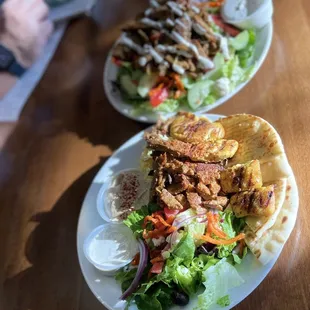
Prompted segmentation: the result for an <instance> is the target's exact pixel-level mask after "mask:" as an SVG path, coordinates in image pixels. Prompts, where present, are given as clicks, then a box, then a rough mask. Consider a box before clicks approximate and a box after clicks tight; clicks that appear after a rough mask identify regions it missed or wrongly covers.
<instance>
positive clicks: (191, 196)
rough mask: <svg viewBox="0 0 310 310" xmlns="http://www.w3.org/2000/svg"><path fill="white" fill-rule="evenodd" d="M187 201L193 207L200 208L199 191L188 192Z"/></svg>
mask: <svg viewBox="0 0 310 310" xmlns="http://www.w3.org/2000/svg"><path fill="white" fill-rule="evenodd" d="M186 198H187V201H188V203H189V205H190V207H191V208H193V209H198V208H200V207H201V203H202V200H201V197H200V196H199V195H198V194H197V193H186Z"/></svg>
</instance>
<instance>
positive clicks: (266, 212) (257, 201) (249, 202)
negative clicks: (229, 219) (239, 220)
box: [230, 185, 275, 217]
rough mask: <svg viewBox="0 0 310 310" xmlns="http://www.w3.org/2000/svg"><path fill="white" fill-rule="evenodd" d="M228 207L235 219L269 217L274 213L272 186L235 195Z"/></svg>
mask: <svg viewBox="0 0 310 310" xmlns="http://www.w3.org/2000/svg"><path fill="white" fill-rule="evenodd" d="M230 206H231V207H232V209H233V211H234V213H235V214H236V216H237V217H245V216H247V215H252V216H271V215H272V214H273V213H274V211H275V193H274V186H273V185H269V186H267V187H261V188H258V189H255V190H252V191H245V192H241V193H238V194H235V195H233V196H232V197H231V198H230Z"/></svg>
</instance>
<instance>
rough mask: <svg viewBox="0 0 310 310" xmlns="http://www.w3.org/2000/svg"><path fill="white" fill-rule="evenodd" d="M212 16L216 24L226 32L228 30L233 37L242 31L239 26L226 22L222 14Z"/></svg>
mask: <svg viewBox="0 0 310 310" xmlns="http://www.w3.org/2000/svg"><path fill="white" fill-rule="evenodd" d="M212 18H213V21H214V23H215V25H217V26H218V27H220V28H221V29H223V30H224V31H225V32H227V33H228V34H229V35H230V36H232V37H236V36H237V35H238V34H239V33H240V32H241V31H240V30H239V29H238V28H236V27H234V26H232V25H230V24H226V23H225V22H224V21H223V19H222V17H221V16H220V15H212Z"/></svg>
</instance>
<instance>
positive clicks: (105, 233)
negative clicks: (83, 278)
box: [85, 224, 138, 271]
mask: <svg viewBox="0 0 310 310" xmlns="http://www.w3.org/2000/svg"><path fill="white" fill-rule="evenodd" d="M85 252H86V255H87V256H88V258H89V259H90V261H91V263H93V265H94V266H95V267H97V268H98V269H101V270H106V271H112V270H117V269H119V268H121V267H122V266H124V264H128V263H129V262H130V261H131V260H132V259H133V257H134V256H135V255H136V253H137V252H138V243H137V241H136V239H135V237H134V235H133V233H132V232H131V230H130V229H129V228H128V227H127V226H125V225H123V224H105V225H103V226H100V227H98V230H95V231H94V234H93V235H92V234H91V235H90V237H89V238H88V240H87V244H86V245H85Z"/></svg>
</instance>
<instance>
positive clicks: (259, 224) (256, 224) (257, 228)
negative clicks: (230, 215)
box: [245, 179, 287, 238]
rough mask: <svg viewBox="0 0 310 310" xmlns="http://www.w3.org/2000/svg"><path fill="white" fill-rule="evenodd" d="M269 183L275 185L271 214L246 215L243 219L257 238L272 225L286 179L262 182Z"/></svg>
mask: <svg viewBox="0 0 310 310" xmlns="http://www.w3.org/2000/svg"><path fill="white" fill-rule="evenodd" d="M271 184H274V185H275V200H276V208H275V212H274V213H273V215H272V216H270V217H266V216H260V217H256V216H247V217H246V220H245V221H246V223H247V225H248V226H249V228H250V229H251V230H252V231H253V232H255V234H256V236H257V237H258V238H261V237H262V235H263V233H264V232H265V231H266V230H267V229H269V228H270V227H272V226H273V225H274V223H275V221H276V219H277V217H278V214H279V213H280V210H281V208H282V205H283V203H284V199H285V192H286V184H287V179H280V180H277V181H275V182H268V183H264V184H263V186H268V185H271Z"/></svg>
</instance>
